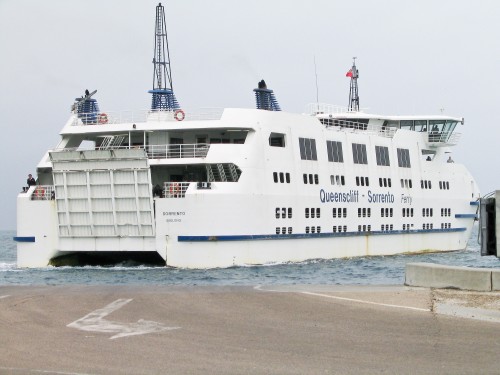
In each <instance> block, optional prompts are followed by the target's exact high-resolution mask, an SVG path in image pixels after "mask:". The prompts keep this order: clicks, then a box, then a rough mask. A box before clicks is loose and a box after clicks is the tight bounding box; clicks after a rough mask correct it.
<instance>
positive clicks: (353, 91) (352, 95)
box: [345, 57, 359, 112]
mask: <svg viewBox="0 0 500 375" xmlns="http://www.w3.org/2000/svg"><path fill="white" fill-rule="evenodd" d="M345 76H346V77H351V88H350V89H349V106H348V107H349V111H350V112H359V95H358V78H359V70H358V68H356V57H353V58H352V68H351V69H349V71H348V72H347V73H346V75H345Z"/></svg>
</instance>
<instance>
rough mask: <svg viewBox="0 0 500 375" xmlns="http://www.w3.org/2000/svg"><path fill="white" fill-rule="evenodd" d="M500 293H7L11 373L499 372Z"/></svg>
mask: <svg viewBox="0 0 500 375" xmlns="http://www.w3.org/2000/svg"><path fill="white" fill-rule="evenodd" d="M499 301H500V294H499V293H491V292H490V293H479V292H474V293H473V292H463V291H456V290H432V289H427V288H411V287H405V286H332V285H329V286H321V285H318V286H314V285H302V286H297V285H293V286H255V287H250V286H249V287H216V286H213V287H212V286H211V287H200V286H39V287H37V286H0V373H2V374H3V373H5V374H40V373H43V374H166V373H168V374H374V373H382V374H396V373H397V374H431V373H432V374H457V373H460V374H477V373H481V374H488V373H491V374H498V373H499V367H498V354H499V350H500V305H499Z"/></svg>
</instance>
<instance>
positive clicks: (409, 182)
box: [408, 179, 412, 189]
mask: <svg viewBox="0 0 500 375" xmlns="http://www.w3.org/2000/svg"><path fill="white" fill-rule="evenodd" d="M408 186H410V189H411V188H412V187H411V179H410V180H408Z"/></svg>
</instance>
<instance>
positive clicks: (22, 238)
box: [13, 236, 35, 242]
mask: <svg viewBox="0 0 500 375" xmlns="http://www.w3.org/2000/svg"><path fill="white" fill-rule="evenodd" d="M13 240H14V241H16V242H35V237H34V236H33V237H26V236H20V237H14V238H13Z"/></svg>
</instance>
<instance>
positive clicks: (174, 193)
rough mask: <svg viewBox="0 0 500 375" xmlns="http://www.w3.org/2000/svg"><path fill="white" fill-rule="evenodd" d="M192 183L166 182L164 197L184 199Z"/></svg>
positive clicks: (164, 184)
mask: <svg viewBox="0 0 500 375" xmlns="http://www.w3.org/2000/svg"><path fill="white" fill-rule="evenodd" d="M189 184H190V182H164V183H163V196H164V197H165V198H184V197H185V196H186V190H187V189H188V187H189Z"/></svg>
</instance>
